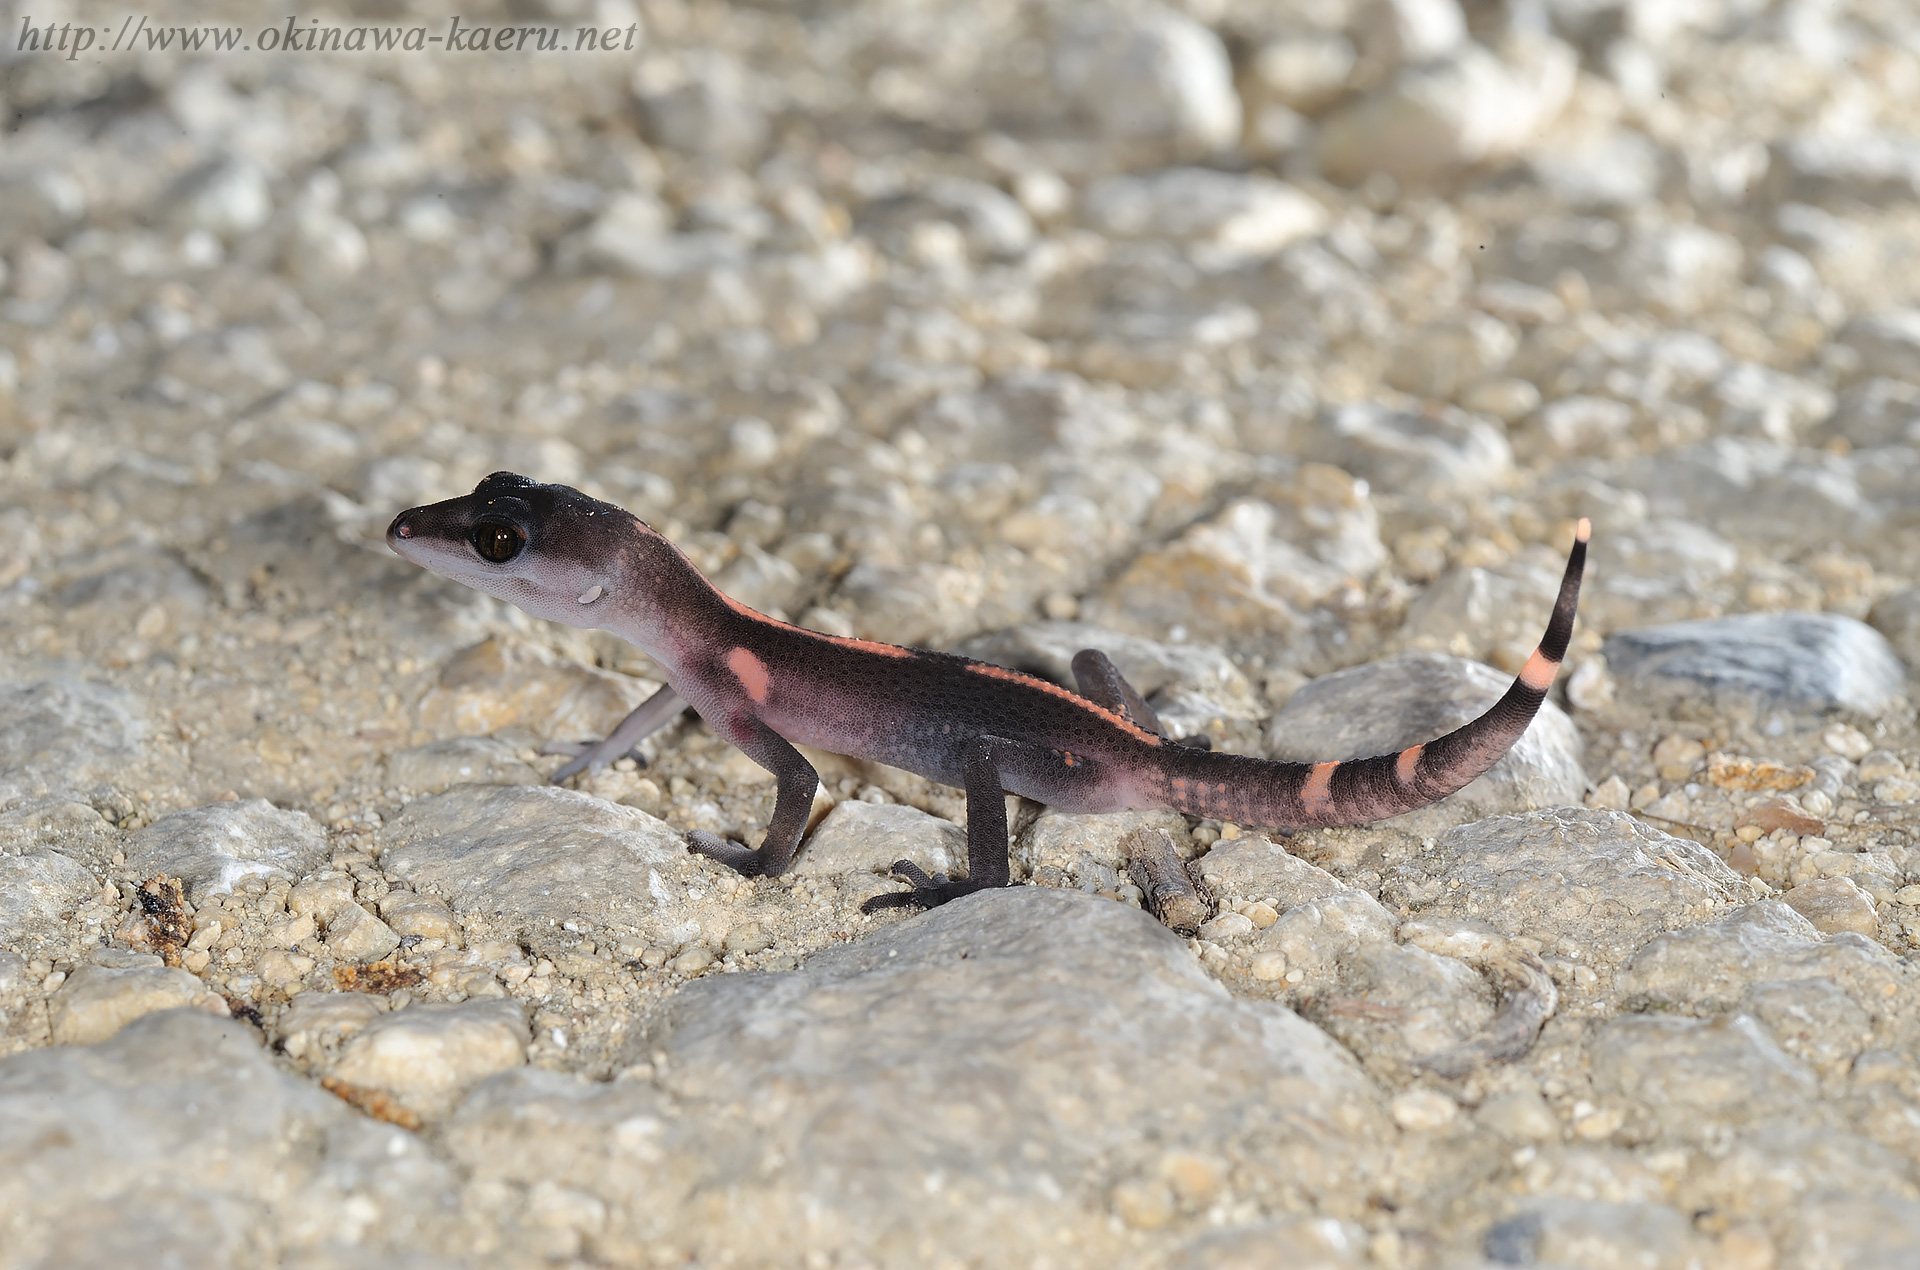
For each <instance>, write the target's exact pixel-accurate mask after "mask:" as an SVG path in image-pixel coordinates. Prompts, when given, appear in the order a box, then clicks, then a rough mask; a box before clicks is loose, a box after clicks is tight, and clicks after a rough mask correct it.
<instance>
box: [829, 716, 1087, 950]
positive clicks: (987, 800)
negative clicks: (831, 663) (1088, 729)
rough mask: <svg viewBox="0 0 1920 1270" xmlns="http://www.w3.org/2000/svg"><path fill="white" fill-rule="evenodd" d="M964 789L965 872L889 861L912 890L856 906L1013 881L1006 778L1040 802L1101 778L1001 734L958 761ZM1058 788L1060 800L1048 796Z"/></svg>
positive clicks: (981, 740)
mask: <svg viewBox="0 0 1920 1270" xmlns="http://www.w3.org/2000/svg"><path fill="white" fill-rule="evenodd" d="M963 771H964V778H965V780H966V790H967V876H966V877H964V878H948V877H946V876H945V875H944V874H938V873H936V874H933V875H932V876H929V875H928V874H927V873H926V872H925V871H924V870H922V869H921V868H920V867H919V866H918V865H916V864H914V863H913V861H911V860H897V861H895V862H894V866H893V872H894V874H895V875H896V876H898V877H900V878H903V879H905V880H906V881H907V883H908V884H909V885H910V886H911V887H912V888H913V889H912V890H909V891H898V892H894V893H891V894H887V895H876V896H874V897H873V898H872V899H870V900H868V901H867V902H866V903H865V904H862V905H861V906H860V908H861V911H863V912H867V913H872V912H875V911H877V910H879V909H883V908H906V907H915V908H933V907H935V906H936V905H940V904H945V903H947V902H948V901H949V900H957V899H959V898H960V897H961V896H963V895H971V894H973V893H974V892H975V891H985V890H989V889H992V888H994V887H1001V886H1011V885H1012V884H1013V876H1012V868H1011V865H1010V862H1009V861H1008V858H1007V854H1008V849H1007V797H1006V793H1007V778H1008V777H1009V776H1012V777H1013V778H1014V780H1013V784H1014V787H1015V788H1016V789H1018V790H1019V791H1020V792H1021V793H1024V794H1030V795H1032V796H1033V797H1035V798H1038V799H1040V800H1041V801H1042V802H1047V801H1062V800H1064V799H1065V797H1066V795H1067V794H1068V793H1069V791H1081V790H1084V788H1085V785H1084V783H1085V782H1090V781H1098V780H1101V779H1103V775H1104V774H1103V773H1102V771H1101V770H1100V768H1099V765H1098V764H1095V763H1093V762H1092V761H1091V760H1089V759H1086V758H1084V757H1078V756H1075V755H1072V754H1065V753H1062V752H1061V751H1058V750H1052V749H1048V748H1047V747H1045V746H1040V745H1031V744H1028V743H1026V742H1022V741H1010V740H1008V739H1007V738H1006V737H1002V736H991V735H989V736H980V737H975V738H974V739H973V741H972V742H971V743H970V744H969V745H968V747H967V750H966V754H965V757H964V759H963ZM1053 791H1058V792H1059V793H1060V794H1061V796H1062V798H1061V799H1060V800H1055V799H1050V798H1049V797H1048V795H1049V794H1050V793H1051V792H1053Z"/></svg>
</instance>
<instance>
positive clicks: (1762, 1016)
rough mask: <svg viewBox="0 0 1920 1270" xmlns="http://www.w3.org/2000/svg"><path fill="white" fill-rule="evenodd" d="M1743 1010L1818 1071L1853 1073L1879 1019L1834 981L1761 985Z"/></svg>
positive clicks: (1750, 991) (1755, 987)
mask: <svg viewBox="0 0 1920 1270" xmlns="http://www.w3.org/2000/svg"><path fill="white" fill-rule="evenodd" d="M1740 1008H1741V1009H1742V1011H1744V1012H1745V1013H1749V1014H1752V1015H1753V1016H1754V1017H1755V1018H1757V1019H1759V1020H1760V1021H1761V1022H1762V1023H1764V1024H1766V1025H1767V1030H1768V1031H1770V1032H1772V1033H1773V1036H1774V1039H1775V1040H1777V1041H1779V1042H1780V1045H1781V1048H1783V1049H1785V1050H1786V1051H1787V1052H1788V1053H1789V1054H1792V1055H1794V1056H1795V1057H1797V1058H1799V1059H1801V1060H1802V1061H1803V1062H1805V1063H1807V1064H1808V1065H1809V1066H1811V1067H1813V1068H1814V1069H1815V1070H1816V1071H1824V1072H1843V1071H1845V1070H1847V1068H1848V1067H1849V1066H1851V1065H1852V1063H1853V1060H1854V1059H1855V1058H1857V1057H1859V1055H1860V1052H1861V1051H1862V1050H1864V1049H1865V1048H1866V1047H1867V1043H1868V1042H1869V1041H1871V1040H1872V1039H1873V1019H1872V1018H1871V1017H1870V1016H1869V1015H1868V1014H1867V1012H1866V1011H1865V1010H1863V1009H1861V1008H1860V1006H1859V1005H1858V1003H1856V1002H1855V1001H1854V999H1853V998H1852V996H1850V995H1849V994H1848V993H1847V992H1846V990H1845V989H1843V988H1841V987H1840V985H1839V984H1837V983H1835V982H1833V980H1831V979H1792V980H1785V981H1782V980H1770V981H1768V982H1765V983H1756V984H1754V985H1753V986H1752V987H1751V988H1749V989H1747V998H1746V1000H1745V1001H1744V1002H1742V1003H1741V1007H1740Z"/></svg>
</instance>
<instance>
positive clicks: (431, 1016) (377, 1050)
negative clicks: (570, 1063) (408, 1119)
mask: <svg viewBox="0 0 1920 1270" xmlns="http://www.w3.org/2000/svg"><path fill="white" fill-rule="evenodd" d="M526 1061H527V1019H526V1014H525V1012H524V1011H523V1010H522V1008H521V1006H520V1003H519V1002H517V1001H510V1000H505V999H502V998H497V997H496V998H493V999H491V1000H478V1001H464V1002H461V1003H460V1004H458V1005H416V1006H411V1007H409V1008H408V1009H405V1010H400V1011H396V1012H394V1013H391V1014H382V1015H379V1016H378V1017H376V1018H373V1019H371V1020H370V1021H368V1022H367V1023H366V1024H365V1026H363V1027H362V1028H360V1029H358V1030H357V1031H356V1032H355V1033H354V1035H353V1036H352V1038H351V1039H350V1040H348V1042H347V1043H346V1046H345V1048H344V1049H343V1050H342V1052H341V1054H340V1059H339V1061H338V1062H337V1063H335V1064H334V1065H333V1069H332V1071H331V1073H330V1074H331V1075H332V1076H333V1077H334V1078H335V1079H338V1080H343V1081H345V1082H347V1083H348V1084H350V1085H354V1086H357V1087H359V1088H362V1089H377V1090H379V1091H381V1092H382V1093H385V1094H388V1095H390V1096H391V1097H393V1098H395V1099H398V1100H399V1101H400V1102H401V1103H402V1104H403V1105H405V1106H406V1107H407V1108H408V1109H410V1110H412V1111H414V1112H416V1113H418V1114H419V1115H421V1116H425V1117H429V1118H431V1117H435V1116H439V1115H443V1114H445V1112H446V1111H447V1110H448V1109H449V1108H450V1107H452V1106H453V1104H454V1103H455V1102H456V1101H457V1100H458V1099H459V1097H460V1096H461V1095H462V1094H464V1093H465V1092H466V1091H467V1090H468V1089H470V1088H471V1087H472V1086H474V1085H475V1084H477V1083H479V1082H480V1081H482V1080H485V1079H486V1078H487V1077H489V1076H492V1075H495V1074H496V1073H498V1072H503V1071H507V1070H509V1069H510V1068H514V1067H518V1066H520V1065H521V1064H522V1063H524V1062H526Z"/></svg>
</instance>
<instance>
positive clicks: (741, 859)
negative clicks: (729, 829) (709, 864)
mask: <svg viewBox="0 0 1920 1270" xmlns="http://www.w3.org/2000/svg"><path fill="white" fill-rule="evenodd" d="M687 850H689V851H691V852H693V853H694V854H695V855H703V856H705V857H707V859H709V860H714V861H717V862H719V863H721V864H724V865H726V866H727V867H728V868H729V869H732V870H733V871H734V872H735V873H738V874H741V875H742V876H745V877H750V878H751V877H758V876H760V853H759V852H758V851H755V850H754V849H753V848H752V847H743V846H741V845H740V844H739V843H737V842H728V841H727V840H726V839H725V838H722V837H721V836H720V835H719V834H713V833H708V832H707V831H706V830H705V829H689V830H687Z"/></svg>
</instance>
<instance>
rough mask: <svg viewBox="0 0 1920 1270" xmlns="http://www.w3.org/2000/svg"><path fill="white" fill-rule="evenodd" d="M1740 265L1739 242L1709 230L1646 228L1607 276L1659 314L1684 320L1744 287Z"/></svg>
mask: <svg viewBox="0 0 1920 1270" xmlns="http://www.w3.org/2000/svg"><path fill="white" fill-rule="evenodd" d="M1741 259H1742V255H1741V249H1740V242H1739V240H1738V239H1736V238H1733V237H1731V236H1729V235H1727V234H1721V233H1716V232H1715V231H1713V230H1710V229H1708V228H1706V227H1705V226H1702V225H1691V224H1679V225H1658V226H1645V227H1641V228H1638V229H1636V230H1635V232H1634V233H1633V235H1632V237H1631V238H1629V239H1628V242H1627V246H1626V249H1625V250H1624V251H1622V252H1621V253H1620V254H1619V255H1618V256H1617V257H1616V258H1615V259H1614V260H1613V262H1612V268H1611V269H1610V270H1608V271H1607V272H1608V275H1609V276H1610V280H1611V281H1613V282H1615V283H1616V284H1617V285H1618V286H1619V287H1620V288H1621V289H1622V290H1623V291H1624V292H1626V293H1627V294H1629V295H1632V296H1634V297H1635V298H1637V299H1639V300H1640V301H1641V302H1642V303H1643V304H1645V305H1647V306H1648V307H1649V308H1651V309H1653V310H1654V311H1655V312H1656V313H1660V314H1663V315H1667V316H1672V317H1684V316H1686V315H1688V314H1693V313H1698V312H1700V311H1701V310H1703V309H1706V308H1708V307H1710V306H1713V305H1715V304H1716V303H1717V302H1719V301H1720V299H1721V298H1722V297H1723V296H1724V295H1725V294H1726V293H1727V291H1728V289H1729V288H1731V287H1732V286H1733V285H1734V284H1735V283H1736V282H1738V281H1739V278H1740V265H1741Z"/></svg>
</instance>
